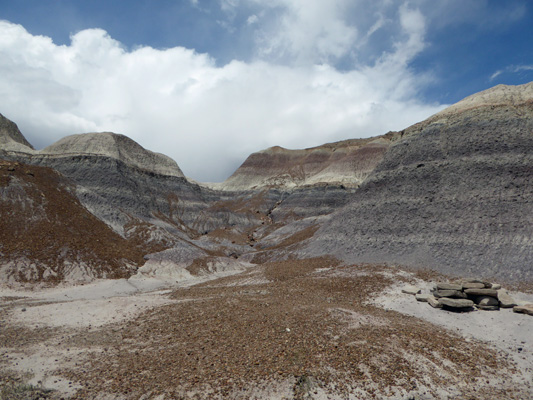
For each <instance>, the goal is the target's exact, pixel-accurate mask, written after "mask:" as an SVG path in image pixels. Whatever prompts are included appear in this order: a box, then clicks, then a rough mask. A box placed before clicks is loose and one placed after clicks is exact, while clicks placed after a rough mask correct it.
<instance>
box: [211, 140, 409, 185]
mask: <svg viewBox="0 0 533 400" xmlns="http://www.w3.org/2000/svg"><path fill="white" fill-rule="evenodd" d="M397 137H399V134H398V133H397V132H390V133H388V134H386V135H383V136H379V137H377V138H370V139H351V140H345V141H342V142H336V143H328V144H325V145H322V146H318V147H313V148H309V149H305V150H288V149H284V148H282V147H279V146H275V147H271V148H269V149H266V150H263V151H260V152H257V153H253V154H252V155H250V156H249V157H248V158H247V159H246V161H245V162H244V163H243V164H242V165H241V166H240V167H239V168H238V169H237V170H236V171H235V173H234V174H233V175H231V176H230V177H229V178H228V179H227V180H226V181H225V182H223V183H221V184H218V185H216V186H215V187H216V188H220V189H223V190H251V189H261V188H294V187H299V186H304V185H312V184H317V183H330V184H336V185H341V184H342V185H345V186H351V187H357V186H358V185H359V184H360V183H361V182H362V181H363V180H364V179H365V178H366V176H368V174H369V173H370V172H371V171H372V170H373V169H374V168H375V167H376V165H377V164H378V163H379V162H380V161H381V160H382V158H383V154H384V153H385V151H386V150H387V148H388V147H389V146H390V144H391V143H392V142H393V141H394V140H396V138H397Z"/></svg>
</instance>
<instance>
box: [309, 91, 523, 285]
mask: <svg viewBox="0 0 533 400" xmlns="http://www.w3.org/2000/svg"><path fill="white" fill-rule="evenodd" d="M531 87H533V85H532V84H528V85H523V86H519V87H516V88H514V91H515V92H518V93H514V94H513V92H511V93H510V92H509V90H507V89H508V88H505V90H501V91H502V92H504V93H505V94H506V96H504V97H503V98H500V99H497V98H495V94H494V93H488V94H487V93H481V99H478V100H476V99H475V98H473V99H469V100H468V101H467V104H466V106H465V107H462V106H455V107H452V110H453V112H446V111H445V112H442V113H440V115H439V114H437V116H434V117H432V118H430V119H429V120H428V121H425V122H423V123H421V124H418V125H416V126H414V127H411V128H409V129H407V130H406V131H405V132H404V138H403V139H402V140H401V141H399V142H397V143H395V144H394V145H393V146H391V147H390V149H389V151H388V152H387V153H386V155H385V157H384V159H383V161H382V163H381V164H380V165H379V166H378V167H377V168H376V170H375V171H374V172H373V173H372V174H371V175H370V176H369V178H368V179H367V180H366V182H365V183H364V184H363V185H362V186H361V187H360V188H359V189H358V190H357V191H356V192H355V193H354V196H353V198H352V200H351V202H350V204H349V205H348V206H346V207H345V208H343V209H342V210H339V211H338V212H336V213H334V214H332V216H331V218H330V220H329V221H328V222H326V223H325V224H324V226H322V227H321V229H320V230H319V231H318V232H317V233H316V234H315V236H314V237H313V240H312V241H310V242H309V243H308V244H307V247H306V248H305V250H302V251H301V253H302V254H333V255H336V256H339V257H342V258H343V259H345V260H347V261H376V260H380V261H387V262H392V263H403V264H407V265H417V266H421V267H431V268H434V269H437V270H439V271H442V272H445V273H451V274H459V275H470V274H479V275H481V276H497V277H502V278H505V279H512V280H519V279H532V278H533V268H532V264H531V260H533V240H532V239H533V201H532V200H531V199H532V198H533V172H532V171H533V102H532V100H531V97H529V96H525V95H524V93H526V94H527V93H529V94H531V90H529V89H531ZM528 90H529V91H528ZM496 94H498V90H497V91H496ZM496 97H497V96H496ZM487 98H489V99H490V102H489V104H485V103H487V101H486V99H487ZM512 99H515V100H512ZM516 99H518V100H516ZM459 105H460V103H459Z"/></svg>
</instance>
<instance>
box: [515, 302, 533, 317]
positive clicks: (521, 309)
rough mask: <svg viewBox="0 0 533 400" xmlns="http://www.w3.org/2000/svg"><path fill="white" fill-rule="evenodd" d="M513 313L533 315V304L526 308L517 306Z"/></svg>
mask: <svg viewBox="0 0 533 400" xmlns="http://www.w3.org/2000/svg"><path fill="white" fill-rule="evenodd" d="M513 311H514V312H516V313H522V314H527V315H533V304H526V305H525V306H515V307H513Z"/></svg>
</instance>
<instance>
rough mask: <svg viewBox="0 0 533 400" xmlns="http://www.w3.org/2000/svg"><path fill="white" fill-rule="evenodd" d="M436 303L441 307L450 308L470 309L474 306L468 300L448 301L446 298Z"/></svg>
mask: <svg viewBox="0 0 533 400" xmlns="http://www.w3.org/2000/svg"><path fill="white" fill-rule="evenodd" d="M438 301H439V303H440V304H442V305H443V306H446V307H450V308H470V307H473V306H474V302H473V301H472V300H468V299H450V298H447V297H441V298H440V299H439V300H438Z"/></svg>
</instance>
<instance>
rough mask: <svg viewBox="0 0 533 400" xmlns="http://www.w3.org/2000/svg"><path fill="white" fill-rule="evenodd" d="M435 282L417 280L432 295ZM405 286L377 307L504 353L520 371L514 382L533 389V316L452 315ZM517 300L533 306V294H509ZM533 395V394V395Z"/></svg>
mask: <svg viewBox="0 0 533 400" xmlns="http://www.w3.org/2000/svg"><path fill="white" fill-rule="evenodd" d="M433 285H434V282H426V281H422V280H416V286H417V287H419V288H421V289H422V293H429V291H430V289H431V288H432V286H433ZM404 286H405V284H398V285H395V286H392V287H390V288H389V289H388V290H387V291H386V292H385V293H383V294H382V295H381V296H380V297H378V298H376V299H375V300H374V302H373V303H374V304H377V305H380V306H381V307H383V308H385V309H389V310H394V311H398V312H401V313H403V314H407V315H412V316H414V317H417V318H421V319H424V320H426V321H429V322H431V323H433V324H435V325H439V326H441V327H443V328H445V329H448V330H451V331H453V332H456V333H458V334H460V335H461V336H463V337H464V338H465V339H466V340H473V339H475V340H481V341H483V342H485V343H487V344H488V345H489V346H490V347H493V348H495V349H498V350H499V352H500V354H505V356H507V357H510V358H511V359H512V360H513V361H514V362H515V363H516V364H517V365H518V367H519V368H518V371H517V373H516V374H514V375H513V380H514V381H516V382H518V383H525V384H531V385H532V386H533V317H532V316H529V315H525V314H518V313H515V312H513V310H512V309H511V308H501V309H500V310H499V311H481V310H475V311H471V312H463V313H457V312H451V311H446V310H442V309H436V308H433V307H431V306H430V305H429V304H428V303H425V302H419V301H416V299H415V297H414V296H413V295H408V294H405V293H402V292H401V290H402V288H403V287H404ZM509 294H510V295H511V296H512V297H513V298H514V299H515V300H516V301H520V302H523V303H531V304H533V295H532V294H527V293H520V292H512V291H509ZM532 395H533V394H532Z"/></svg>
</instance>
